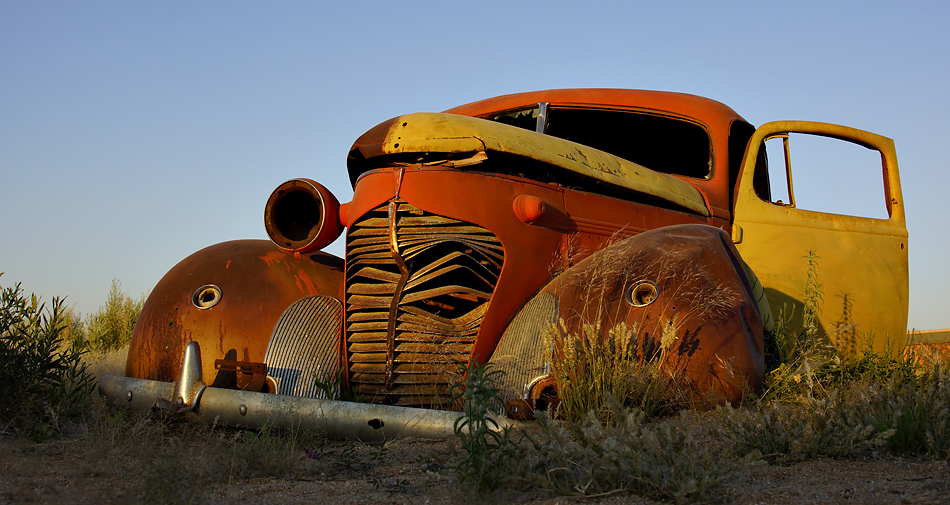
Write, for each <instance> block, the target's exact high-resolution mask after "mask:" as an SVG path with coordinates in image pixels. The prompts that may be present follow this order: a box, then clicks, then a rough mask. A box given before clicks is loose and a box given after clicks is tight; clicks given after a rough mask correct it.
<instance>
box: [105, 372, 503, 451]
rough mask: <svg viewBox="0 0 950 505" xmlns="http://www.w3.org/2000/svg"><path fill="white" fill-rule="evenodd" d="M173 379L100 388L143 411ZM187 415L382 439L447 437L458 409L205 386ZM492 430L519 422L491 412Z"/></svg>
mask: <svg viewBox="0 0 950 505" xmlns="http://www.w3.org/2000/svg"><path fill="white" fill-rule="evenodd" d="M174 390H175V383H171V382H161V381H150V380H142V379H131V378H128V377H117V376H114V375H106V376H104V377H103V378H102V380H101V381H100V382H99V393H100V394H101V395H102V396H103V397H104V398H106V400H108V401H109V402H110V403H113V404H115V405H116V406H119V407H123V408H127V409H130V410H136V411H148V410H150V409H152V408H153V406H154V405H155V402H156V400H157V399H169V398H171V397H172V396H173V393H174ZM189 416H190V417H191V418H192V419H194V420H197V421H201V422H205V423H208V424H211V423H214V424H217V425H224V426H234V427H240V428H251V429H258V428H261V427H263V426H264V425H265V424H266V425H267V426H269V427H272V428H287V429H292V430H314V431H317V432H319V433H323V434H325V435H326V436H327V437H329V438H334V439H351V440H361V441H363V442H384V441H386V440H393V439H395V438H402V437H413V438H435V439H437V438H446V437H450V436H452V435H453V434H454V424H455V421H456V420H457V419H459V418H460V417H461V416H462V413H461V412H451V411H445V410H432V409H418V408H410V407H395V406H392V405H375V404H367V403H352V402H342V401H337V400H324V399H317V398H301V397H298V396H287V395H277V394H268V393H254V392H250V391H241V390H235V389H221V388H215V387H208V388H205V389H204V391H203V392H202V393H201V396H200V398H199V399H198V401H197V404H196V406H195V408H194V409H193V410H192V411H191V413H189ZM493 419H494V420H495V421H496V423H497V426H496V429H499V430H500V429H503V428H504V427H513V426H516V425H517V424H518V422H517V421H512V420H509V419H506V418H503V417H493Z"/></svg>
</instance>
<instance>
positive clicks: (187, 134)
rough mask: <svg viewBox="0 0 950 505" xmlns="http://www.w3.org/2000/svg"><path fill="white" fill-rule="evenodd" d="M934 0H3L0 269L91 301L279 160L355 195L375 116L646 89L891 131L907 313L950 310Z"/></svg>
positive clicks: (271, 179)
mask: <svg viewBox="0 0 950 505" xmlns="http://www.w3.org/2000/svg"><path fill="white" fill-rule="evenodd" d="M947 5H948V4H945V3H941V2H932V3H924V2H918V3H913V4H912V3H909V2H901V3H899V2H853V3H843V2H782V3H777V2H776V3H768V2H747V3H729V4H726V3H723V2H649V3H647V2H643V3H635V2H610V3H604V2H584V3H582V2H550V1H547V2H523V3H510V2H487V1H486V2H457V3H453V2H431V3H430V2H335V3H332V4H331V3H330V2H326V3H325V4H322V3H317V2H275V3H271V2H234V1H229V2H25V1H24V2H15V1H10V0H2V1H0V204H2V208H3V211H2V212H3V217H2V219H0V271H3V272H6V274H5V275H4V276H3V277H2V278H0V284H2V285H3V286H9V285H11V284H13V283H14V282H18V281H22V282H23V286H24V288H25V289H26V290H27V291H28V292H29V291H33V292H36V293H42V294H44V295H45V298H46V299H48V298H49V297H50V296H53V295H68V302H69V303H70V304H73V305H74V306H75V308H76V309H77V310H79V311H80V312H82V313H88V312H91V311H93V310H95V309H96V308H97V307H98V306H99V305H100V304H101V303H102V302H103V301H104V300H105V297H106V294H107V293H108V290H109V287H110V284H111V280H112V279H113V278H117V279H119V280H120V281H121V282H122V286H123V288H124V290H125V291H127V292H129V293H130V294H133V295H139V294H141V293H144V292H146V291H148V290H149V289H151V288H152V287H153V286H154V285H155V283H156V282H158V280H159V279H160V278H161V276H162V275H163V274H164V273H165V272H166V271H167V270H168V269H169V268H171V267H172V266H173V265H174V264H175V263H177V262H178V261H179V260H181V259H182V258H184V257H185V256H187V255H189V254H191V253H192V252H194V251H196V250H198V249H200V248H202V247H205V246H207V245H210V244H213V243H216V242H220V241H224V240H230V239H237V238H265V237H266V235H265V232H264V227H263V220H262V214H263V206H264V202H265V201H266V199H267V196H268V195H269V194H270V192H271V191H272V190H273V188H275V187H276V186H277V185H278V184H279V183H281V182H283V181H285V180H287V179H290V178H292V177H300V176H303V177H310V178H313V179H316V180H318V181H321V182H323V183H324V184H325V185H326V186H327V187H329V188H330V189H331V190H332V191H333V192H334V193H335V194H336V195H337V196H338V197H339V198H340V200H341V201H348V200H349V199H350V197H351V195H352V189H351V188H350V186H349V182H348V180H347V178H346V171H345V158H346V152H347V149H348V148H349V147H350V145H351V143H352V142H353V140H354V139H356V137H358V136H359V135H360V134H361V133H363V132H364V131H365V130H367V129H369V128H371V127H372V126H374V125H376V124H377V123H379V122H380V121H383V120H385V119H388V118H390V117H393V116H396V115H399V114H402V113H408V112H419V111H439V110H444V109H446V108H449V107H452V106H454V105H458V104H462V103H466V102H470V101H473V100H477V99H481V98H487V97H490V96H494V95H499V94H504V93H513V92H519V91H529V90H536V89H546V88H564V87H615V88H645V89H658V90H670V91H681V92H687V93H693V94H697V95H702V96H706V97H710V98H714V99H716V100H719V101H721V102H723V103H726V104H727V105H729V106H731V107H732V108H734V109H735V110H736V111H737V112H739V113H740V114H742V115H743V116H744V117H745V118H746V119H748V120H749V121H750V122H752V123H753V124H755V125H759V124H762V123H764V122H767V121H771V120H776V119H810V120H817V121H827V122H833V123H840V124H845V125H849V126H854V127H857V128H861V129H865V130H870V131H873V132H876V133H880V134H882V135H885V136H888V137H891V138H893V139H894V140H895V142H896V144H897V152H898V157H899V160H900V168H901V177H902V182H903V188H904V196H905V201H906V209H907V219H908V228H909V231H910V240H909V251H910V289H911V297H910V321H909V323H908V324H909V326H911V327H917V328H918V329H930V328H946V327H950V314H948V313H947V311H946V307H947V300H950V267H948V265H947V254H946V251H948V250H950V247H948V246H950V239H948V233H947V230H948V223H950V206H948V205H947V204H946V201H947V198H946V197H945V193H946V192H947V190H948V188H950V170H948V163H947V154H946V149H947V145H948V142H947V138H948V137H950V127H948V124H950V122H948V118H950V97H948V92H947V88H948V83H950V59H948V56H950V29H947V27H948V26H950V8H948V7H947ZM837 189H838V188H834V187H830V188H826V189H824V190H819V191H825V193H823V194H819V195H816V197H817V198H818V199H819V200H833V199H835V198H836V190H837ZM329 250H330V251H331V252H334V253H336V254H342V245H341V243H340V242H337V243H336V244H334V245H333V246H331V247H330V249H329ZM940 251H945V252H944V253H941V252H940Z"/></svg>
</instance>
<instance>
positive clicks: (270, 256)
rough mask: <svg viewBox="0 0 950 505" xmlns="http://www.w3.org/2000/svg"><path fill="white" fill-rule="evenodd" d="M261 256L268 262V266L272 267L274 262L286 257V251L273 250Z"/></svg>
mask: <svg viewBox="0 0 950 505" xmlns="http://www.w3.org/2000/svg"><path fill="white" fill-rule="evenodd" d="M260 258H261V259H262V260H264V262H265V263H267V266H269V267H272V266H274V263H277V262H278V261H280V260H282V259H284V253H283V252H282V251H271V252H269V253H267V254H265V255H263V256H261V257H260Z"/></svg>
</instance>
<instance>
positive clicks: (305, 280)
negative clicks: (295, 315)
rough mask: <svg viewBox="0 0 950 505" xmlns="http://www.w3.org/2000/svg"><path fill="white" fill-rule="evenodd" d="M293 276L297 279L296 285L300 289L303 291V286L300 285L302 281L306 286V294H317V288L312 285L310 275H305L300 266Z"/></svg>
mask: <svg viewBox="0 0 950 505" xmlns="http://www.w3.org/2000/svg"><path fill="white" fill-rule="evenodd" d="M294 277H295V278H296V279H297V287H298V288H300V291H303V286H301V285H300V283H301V281H302V282H303V284H304V285H306V286H307V291H306V293H307V295H308V296H314V295H317V294H318V292H317V288H315V287H314V286H313V281H311V280H310V276H309V275H307V272H306V271H305V270H304V269H302V268H301V269H300V271H299V272H297V275H295V276H294Z"/></svg>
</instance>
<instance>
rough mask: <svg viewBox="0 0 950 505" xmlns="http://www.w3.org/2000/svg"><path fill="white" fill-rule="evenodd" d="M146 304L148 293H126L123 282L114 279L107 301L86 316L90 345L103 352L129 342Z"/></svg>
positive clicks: (86, 328)
mask: <svg viewBox="0 0 950 505" xmlns="http://www.w3.org/2000/svg"><path fill="white" fill-rule="evenodd" d="M144 305H145V296H144V295H143V296H142V297H140V298H139V299H137V300H136V299H133V298H132V297H131V296H129V295H127V294H125V293H123V292H122V284H121V283H120V282H119V281H118V280H116V279H113V280H112V288H111V289H110V290H109V296H108V297H107V298H106V303H105V305H103V306H102V307H100V308H99V310H98V311H96V312H95V313H94V314H91V315H90V316H88V317H87V318H86V322H85V338H86V340H87V341H88V342H89V346H90V347H91V348H92V349H93V350H94V351H96V352H97V353H100V354H103V353H105V352H108V351H114V350H117V349H121V348H123V347H125V346H126V345H128V344H129V342H130V341H131V340H132V330H134V329H135V322H136V321H138V318H139V314H140V313H141V312H142V307H143V306H144Z"/></svg>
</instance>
